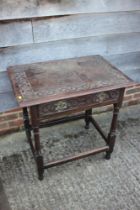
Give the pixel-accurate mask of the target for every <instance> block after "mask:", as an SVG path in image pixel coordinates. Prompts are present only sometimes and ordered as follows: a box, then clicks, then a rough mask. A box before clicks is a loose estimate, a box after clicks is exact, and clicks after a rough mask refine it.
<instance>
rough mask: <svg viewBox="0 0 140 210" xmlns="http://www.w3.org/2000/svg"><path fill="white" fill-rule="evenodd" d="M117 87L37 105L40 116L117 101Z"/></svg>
mask: <svg viewBox="0 0 140 210" xmlns="http://www.w3.org/2000/svg"><path fill="white" fill-rule="evenodd" d="M119 93H120V91H119V89H118V90H112V91H106V92H101V93H95V94H90V95H86V96H80V97H76V98H71V99H64V100H59V101H55V102H50V103H47V104H41V105H40V106H39V111H40V116H44V115H49V114H55V113H61V112H65V111H69V110H73V109H78V108H82V107H83V108H84V107H86V106H90V105H93V106H94V105H96V104H102V103H104V102H109V101H114V100H115V101H117V100H118V98H119Z"/></svg>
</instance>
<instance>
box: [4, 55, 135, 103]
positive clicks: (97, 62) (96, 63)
mask: <svg viewBox="0 0 140 210" xmlns="http://www.w3.org/2000/svg"><path fill="white" fill-rule="evenodd" d="M8 74H9V76H10V79H11V81H12V85H13V89H14V93H15V95H16V99H17V101H18V103H19V106H20V107H25V106H31V105H35V104H41V103H46V102H50V101H54V100H59V99H64V98H71V97H76V96H80V95H87V94H90V93H96V92H99V91H102V90H111V89H117V88H122V87H127V86H129V85H130V84H131V85H132V81H131V80H130V79H129V78H127V77H126V76H125V75H123V73H121V72H120V71H118V70H117V69H116V68H115V67H114V66H112V65H111V64H110V63H108V62H107V61H106V60H104V58H102V57H101V56H89V57H81V58H74V59H67V60H60V61H50V62H43V63H36V64H26V65H19V66H14V67H9V68H8Z"/></svg>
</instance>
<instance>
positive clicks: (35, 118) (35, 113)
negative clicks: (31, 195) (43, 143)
mask: <svg viewBox="0 0 140 210" xmlns="http://www.w3.org/2000/svg"><path fill="white" fill-rule="evenodd" d="M30 114H31V123H32V129H33V134H34V141H35V160H36V164H37V169H38V176H39V177H38V178H39V180H42V179H43V174H44V164H43V156H42V155H41V147H40V134H39V110H38V106H32V107H31V108H30Z"/></svg>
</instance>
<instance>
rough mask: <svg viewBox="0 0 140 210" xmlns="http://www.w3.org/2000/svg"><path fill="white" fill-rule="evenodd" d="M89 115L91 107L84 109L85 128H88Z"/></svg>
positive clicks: (90, 114)
mask: <svg viewBox="0 0 140 210" xmlns="http://www.w3.org/2000/svg"><path fill="white" fill-rule="evenodd" d="M91 116H92V109H89V110H86V111H85V123H86V125H85V129H89V124H90V121H91V120H90V119H91Z"/></svg>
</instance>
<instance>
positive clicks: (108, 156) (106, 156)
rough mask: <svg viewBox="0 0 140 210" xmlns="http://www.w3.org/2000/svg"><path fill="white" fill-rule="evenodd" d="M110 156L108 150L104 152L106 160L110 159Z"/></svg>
mask: <svg viewBox="0 0 140 210" xmlns="http://www.w3.org/2000/svg"><path fill="white" fill-rule="evenodd" d="M110 158H111V153H110V152H106V155H105V159H106V160H110Z"/></svg>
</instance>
